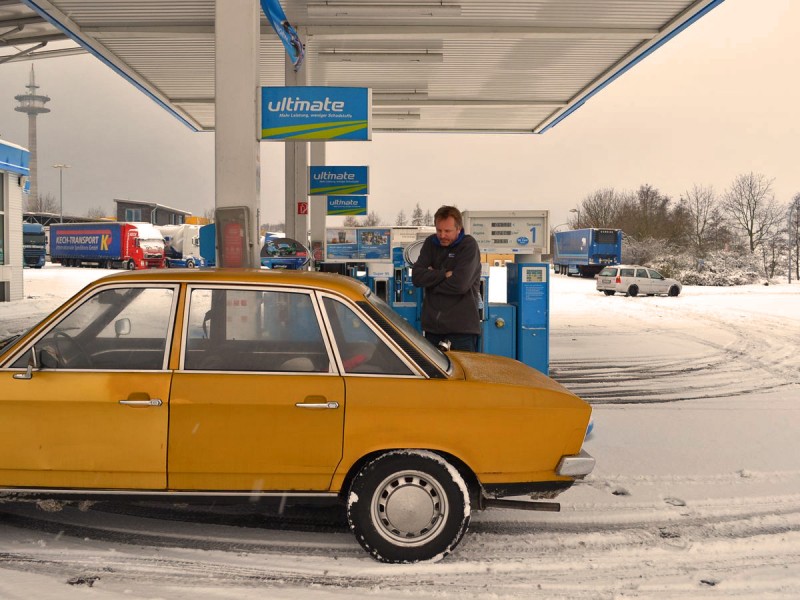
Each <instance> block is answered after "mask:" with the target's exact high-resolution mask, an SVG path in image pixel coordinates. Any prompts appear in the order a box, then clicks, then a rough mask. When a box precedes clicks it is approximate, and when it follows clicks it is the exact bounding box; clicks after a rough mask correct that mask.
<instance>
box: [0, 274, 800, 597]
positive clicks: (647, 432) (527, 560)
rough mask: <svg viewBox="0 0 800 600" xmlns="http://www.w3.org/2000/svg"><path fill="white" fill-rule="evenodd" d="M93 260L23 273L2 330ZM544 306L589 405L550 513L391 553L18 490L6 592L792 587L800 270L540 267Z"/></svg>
mask: <svg viewBox="0 0 800 600" xmlns="http://www.w3.org/2000/svg"><path fill="white" fill-rule="evenodd" d="M105 273H106V272H105V271H97V270H91V269H66V268H62V267H58V266H51V265H48V266H47V267H46V268H45V269H43V270H41V271H36V270H27V269H26V270H25V285H26V288H25V292H26V299H25V300H23V301H19V302H12V303H0V337H2V336H4V335H5V334H8V333H16V332H19V331H20V330H22V329H24V328H26V327H29V326H31V325H33V324H34V323H35V322H36V320H37V319H38V318H40V317H42V316H44V315H45V314H47V313H48V312H49V311H50V310H52V309H53V308H55V307H56V306H58V305H59V304H60V303H61V302H62V301H63V300H64V299H65V298H66V297H68V296H69V295H71V294H72V293H74V292H76V291H77V290H79V289H80V288H81V287H82V286H83V285H84V284H85V283H86V282H88V281H89V280H91V279H93V278H95V277H97V276H99V275H102V274H105ZM550 303H551V304H550V305H551V376H553V377H554V378H555V379H557V380H559V381H561V382H562V383H564V384H565V385H567V386H568V387H569V388H570V389H572V390H573V391H575V392H576V393H578V394H579V395H581V396H582V397H584V398H586V399H587V400H589V401H590V402H591V403H592V404H593V405H594V420H595V432H594V434H593V435H592V437H591V439H590V440H589V441H588V442H587V444H586V449H587V450H588V451H589V452H590V453H591V454H592V455H593V456H595V458H596V459H597V468H596V470H595V472H594V473H593V474H592V475H591V476H590V477H588V478H587V480H586V481H584V482H582V483H580V484H578V485H576V486H574V487H573V488H572V489H570V490H569V491H568V492H566V493H565V494H563V495H562V496H560V497H559V501H560V502H561V504H562V512H561V513H538V512H521V511H504V510H490V511H486V512H483V513H479V514H475V515H474V516H473V520H472V524H471V526H470V531H469V532H468V533H467V535H466V537H465V538H464V540H463V541H462V543H461V545H460V546H459V547H458V548H457V549H456V551H455V553H454V554H452V555H451V556H449V557H448V558H446V559H445V560H444V561H442V562H440V563H437V564H421V565H405V566H404V565H382V564H379V563H376V562H374V561H372V560H371V559H370V558H369V557H368V556H367V555H366V554H365V553H364V552H363V551H362V550H361V548H360V547H359V546H358V544H357V543H356V542H355V540H354V539H353V537H352V536H351V534H350V533H349V532H348V531H347V530H346V528H345V527H344V526H343V525H342V524H341V522H340V520H339V519H338V518H336V517H333V518H331V519H330V520H329V521H325V520H324V517H323V519H322V520H319V521H317V522H316V524H313V523H312V524H311V525H310V526H308V525H302V523H301V526H298V527H291V528H289V529H288V530H287V529H286V528H284V527H281V525H280V523H281V521H280V520H278V521H277V522H276V521H274V520H270V519H266V520H263V519H264V516H263V515H262V514H260V513H259V512H258V511H256V510H255V509H252V510H251V511H250V513H251V514H249V515H248V514H240V513H239V512H237V510H243V511H245V512H246V510H245V509H241V508H240V509H236V510H234V509H227V510H230V512H226V511H225V510H222V509H213V510H212V509H208V510H205V509H200V508H194V509H189V508H186V507H167V508H164V507H151V506H144V507H138V510H134V507H129V508H128V509H125V508H120V507H111V508H108V507H106V508H97V509H94V510H92V509H86V507H82V508H83V510H81V508H77V507H67V508H64V509H63V510H61V511H57V512H47V511H45V510H42V509H41V508H37V507H36V506H33V505H30V504H19V503H13V502H11V503H5V504H0V598H2V599H4V600H5V599H11V600H16V599H20V600H21V599H23V598H24V599H27V598H32V597H35V598H39V599H42V600H50V599H59V600H60V599H67V600H71V599H72V598H101V599H104V600H105V599H116V598H129V599H130V598H133V599H157V598H164V599H182V598H187V599H188V598H192V599H219V598H237V599H239V598H242V599H250V598H252V599H255V598H265V597H269V598H312V599H340V598H351V597H356V596H357V597H365V598H376V599H384V598H386V599H395V598H624V597H636V598H731V597H741V598H755V597H758V598H795V597H797V590H798V589H800V438H799V437H798V436H799V435H800V394H799V393H798V392H799V391H800V386H798V373H800V369H799V367H800V357H798V340H800V310H798V308H800V285H797V284H794V285H791V286H789V285H785V284H784V285H773V286H760V285H754V286H744V287H734V288H702V287H693V286H687V287H685V288H684V291H683V293H682V294H681V296H679V297H677V298H667V297H638V298H627V297H622V296H613V297H606V296H604V295H602V294H599V293H598V292H596V291H595V290H594V281H593V280H586V279H579V278H572V277H564V276H553V278H552V285H551V299H550ZM259 519H262V520H261V521H259ZM70 581H71V582H72V583H71V584H70V583H68V582H70Z"/></svg>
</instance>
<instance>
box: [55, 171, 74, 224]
mask: <svg viewBox="0 0 800 600" xmlns="http://www.w3.org/2000/svg"><path fill="white" fill-rule="evenodd" d="M71 166H72V165H65V164H62V163H58V164H55V165H53V168H54V169H58V204H59V217H58V222H59V223H63V222H64V169H69V168H70V167H71Z"/></svg>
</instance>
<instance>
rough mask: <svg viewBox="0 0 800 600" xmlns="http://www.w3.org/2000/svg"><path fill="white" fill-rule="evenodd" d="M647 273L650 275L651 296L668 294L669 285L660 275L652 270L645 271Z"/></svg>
mask: <svg viewBox="0 0 800 600" xmlns="http://www.w3.org/2000/svg"><path fill="white" fill-rule="evenodd" d="M647 273H648V274H649V275H650V289H651V290H652V291H651V292H650V293H651V294H666V293H667V292H669V285H668V284H667V281H666V279H664V276H663V275H661V273H659V272H658V271H655V270H653V269H647Z"/></svg>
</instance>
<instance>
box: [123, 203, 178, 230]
mask: <svg viewBox="0 0 800 600" xmlns="http://www.w3.org/2000/svg"><path fill="white" fill-rule="evenodd" d="M114 202H115V203H116V205H117V210H116V215H117V221H123V222H127V223H152V224H153V225H183V224H184V223H186V218H187V217H191V216H192V213H191V212H189V211H188V210H180V209H179V208H172V207H170V206H164V205H163V204H158V203H156V202H141V201H139V200H120V199H117V198H115V199H114Z"/></svg>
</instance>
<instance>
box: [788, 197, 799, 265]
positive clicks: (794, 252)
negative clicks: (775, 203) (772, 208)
mask: <svg viewBox="0 0 800 600" xmlns="http://www.w3.org/2000/svg"><path fill="white" fill-rule="evenodd" d="M787 221H788V223H787V226H786V229H787V233H788V236H787V237H788V240H789V248H788V250H789V258H790V259H791V260H790V263H791V265H790V266H791V269H792V271H793V272H794V278H795V279H796V280H798V279H800V193H798V194H795V195H794V198H792V202H791V203H790V204H789V208H788V219H787Z"/></svg>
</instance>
